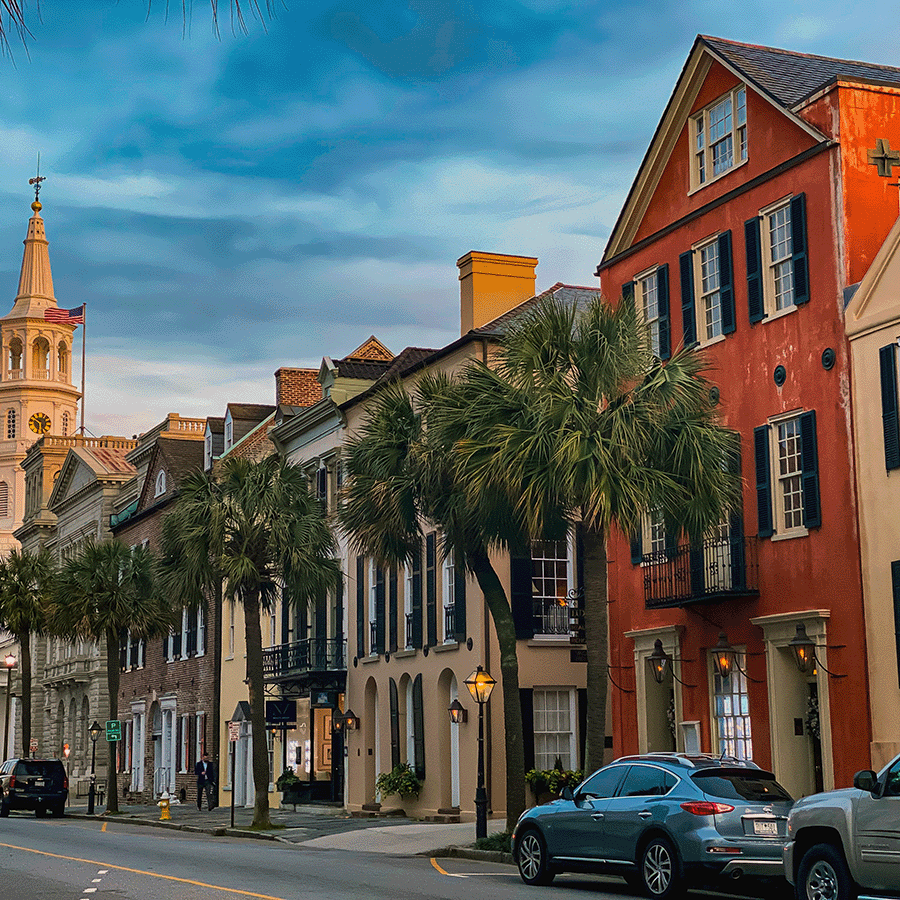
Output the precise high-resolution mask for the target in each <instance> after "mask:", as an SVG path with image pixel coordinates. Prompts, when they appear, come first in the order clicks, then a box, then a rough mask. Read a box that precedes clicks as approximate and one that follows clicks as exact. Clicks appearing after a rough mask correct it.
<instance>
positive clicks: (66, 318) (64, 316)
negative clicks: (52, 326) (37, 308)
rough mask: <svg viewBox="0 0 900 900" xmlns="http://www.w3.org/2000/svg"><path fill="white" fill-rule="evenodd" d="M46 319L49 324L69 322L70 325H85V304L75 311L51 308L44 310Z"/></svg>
mask: <svg viewBox="0 0 900 900" xmlns="http://www.w3.org/2000/svg"><path fill="white" fill-rule="evenodd" d="M44 318H45V319H46V320H47V321H48V322H67V323H68V324H69V325H84V304H83V303H82V304H81V306H77V307H75V309H60V308H59V307H57V306H51V307H50V308H49V309H45V310H44Z"/></svg>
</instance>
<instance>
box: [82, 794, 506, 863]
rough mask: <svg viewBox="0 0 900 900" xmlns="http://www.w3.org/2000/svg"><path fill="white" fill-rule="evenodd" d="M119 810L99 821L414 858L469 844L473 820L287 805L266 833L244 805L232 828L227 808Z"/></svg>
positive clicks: (496, 827) (493, 825)
mask: <svg viewBox="0 0 900 900" xmlns="http://www.w3.org/2000/svg"><path fill="white" fill-rule="evenodd" d="M119 809H120V813H119V815H117V816H110V817H108V818H105V821H109V822H122V823H123V824H131V825H147V826H150V827H159V828H173V829H180V830H184V831H196V832H201V833H204V834H212V835H217V836H224V835H231V836H235V837H251V838H256V839H263V840H277V841H282V842H286V843H290V844H296V845H301V846H308V847H310V848H318V849H323V850H349V851H351V852H357V853H387V854H393V855H395V856H416V855H421V854H427V853H431V852H433V851H438V850H444V849H446V848H447V847H451V846H466V845H469V844H472V843H474V841H475V823H474V822H462V823H452V824H445V823H439V822H415V821H413V820H411V819H407V818H402V817H398V816H390V817H386V818H374V819H361V818H353V817H351V816H350V815H349V813H347V812H346V811H345V810H344V809H343V808H341V807H334V806H320V805H315V806H313V805H309V806H298V807H297V809H296V811H294V809H293V808H290V807H289V808H287V809H272V810H271V819H272V822H273V824H276V825H280V826H282V827H281V828H278V829H275V830H273V831H266V832H259V831H249V830H248V829H249V826H250V823H251V821H252V820H253V810H252V809H248V808H246V807H236V808H235V811H234V826H235V827H234V829H233V830H232V829H231V827H230V824H231V809H230V807H227V806H220V807H217V808H216V809H214V810H212V811H208V810H206V809H204V810H202V811H198V810H197V807H196V805H194V804H192V803H187V804H178V805H175V806H172V807H171V808H170V809H169V815H170V816H171V819H170V821H168V822H162V821H160V818H159V816H160V809H159V807H158V806H149V805H147V806H145V805H135V804H125V803H123V804H120V806H119ZM105 811H106V807H105V806H100V805H97V806H96V807H95V817H97V818H100V817H103V814H104V813H105ZM66 815H67V816H72V817H77V818H88V815H87V806H86V805H82V804H77V805H72V806H69V807H67V808H66ZM505 824H506V823H505V820H503V819H492V820H490V821H488V833H489V834H493V833H495V832H498V831H502V830H503V828H504V827H505Z"/></svg>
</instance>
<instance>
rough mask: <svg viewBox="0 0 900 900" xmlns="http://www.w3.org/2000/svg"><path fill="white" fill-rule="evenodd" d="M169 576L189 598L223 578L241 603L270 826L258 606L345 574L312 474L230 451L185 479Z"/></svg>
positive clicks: (306, 595) (167, 529)
mask: <svg viewBox="0 0 900 900" xmlns="http://www.w3.org/2000/svg"><path fill="white" fill-rule="evenodd" d="M162 547H163V560H162V572H163V581H164V584H165V585H166V588H167V590H168V591H169V593H170V594H172V595H173V596H179V597H182V598H183V599H184V601H185V602H186V603H188V604H192V605H196V604H199V603H202V602H204V597H205V596H206V595H209V594H211V593H212V592H213V591H215V590H216V587H217V586H221V587H222V588H223V590H222V596H224V597H225V598H227V599H237V600H239V601H240V603H241V605H242V606H243V610H244V628H245V637H246V649H247V683H248V694H249V700H250V720H251V734H252V738H253V762H252V765H253V784H254V787H255V789H256V799H255V802H254V810H253V824H252V826H251V827H253V828H270V827H271V821H270V819H269V781H270V775H269V755H268V744H267V741H266V720H265V705H264V701H265V697H264V684H263V651H262V626H261V623H260V614H261V613H262V612H268V611H269V610H271V609H272V607H273V606H274V604H275V603H276V602H277V600H278V598H279V594H280V593H282V588H283V594H284V600H283V602H290V603H307V602H309V601H310V600H312V599H313V598H315V597H319V596H322V595H323V594H325V593H326V592H327V591H329V590H331V589H333V588H335V587H336V586H337V585H338V584H339V582H340V578H341V569H340V565H339V563H338V562H337V561H336V560H335V559H334V552H335V543H334V538H333V536H332V534H331V531H330V530H329V528H328V524H327V523H326V521H325V518H324V515H323V513H322V510H321V507H320V506H319V504H318V503H317V501H316V500H315V499H314V498H313V496H312V495H311V494H310V492H309V489H308V484H307V479H306V476H305V475H304V474H303V472H302V471H301V470H300V469H299V468H297V467H296V466H291V465H288V464H287V463H286V462H283V461H280V460H279V459H278V458H277V457H275V456H270V457H268V458H266V459H264V460H262V461H260V462H255V463H254V462H250V461H248V460H244V459H226V460H225V462H224V464H223V466H222V470H221V474H217V475H213V474H207V473H195V474H193V475H191V476H189V477H188V478H187V479H185V480H184V482H183V483H182V485H181V489H180V496H179V498H178V500H177V501H176V503H175V508H174V510H173V511H172V512H171V513H170V514H169V515H168V516H167V517H166V519H165V521H164V523H163V543H162Z"/></svg>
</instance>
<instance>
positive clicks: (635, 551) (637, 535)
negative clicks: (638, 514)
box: [631, 528, 644, 566]
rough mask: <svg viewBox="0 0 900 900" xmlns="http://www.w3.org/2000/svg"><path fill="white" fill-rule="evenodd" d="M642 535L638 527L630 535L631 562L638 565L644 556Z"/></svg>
mask: <svg viewBox="0 0 900 900" xmlns="http://www.w3.org/2000/svg"><path fill="white" fill-rule="evenodd" d="M642 544H643V535H642V534H641V530H640V528H638V529H637V531H635V532H634V534H632V535H631V564H632V565H633V566H639V565H640V564H641V560H642V559H643V556H644V548H643V546H642Z"/></svg>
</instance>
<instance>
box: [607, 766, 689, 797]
mask: <svg viewBox="0 0 900 900" xmlns="http://www.w3.org/2000/svg"><path fill="white" fill-rule="evenodd" d="M667 776H668V777H667ZM676 780H677V779H676V778H675V776H674V775H672V774H671V773H669V772H666V771H665V770H664V769H658V768H657V767H656V766H632V767H631V768H630V769H629V770H628V774H627V775H626V776H625V781H624V782H623V783H622V787H621V788H620V790H619V796H620V797H661V796H662V795H663V794H668V793H669V791H670V790H672V788H673V787H674V786H675V782H676Z"/></svg>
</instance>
